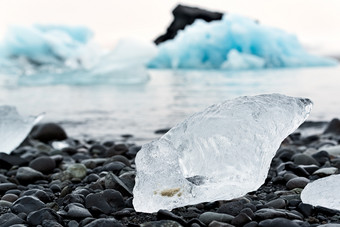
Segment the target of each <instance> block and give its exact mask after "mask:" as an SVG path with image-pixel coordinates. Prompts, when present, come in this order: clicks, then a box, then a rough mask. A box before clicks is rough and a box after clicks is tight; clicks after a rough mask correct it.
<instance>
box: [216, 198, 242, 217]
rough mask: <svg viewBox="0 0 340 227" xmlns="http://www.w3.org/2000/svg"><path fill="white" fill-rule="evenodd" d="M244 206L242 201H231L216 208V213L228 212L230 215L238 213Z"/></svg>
mask: <svg viewBox="0 0 340 227" xmlns="http://www.w3.org/2000/svg"><path fill="white" fill-rule="evenodd" d="M243 208H244V203H243V202H242V201H231V202H228V203H225V204H223V205H222V206H221V207H219V208H218V209H217V213H224V214H230V215H232V216H236V215H238V214H239V213H240V212H241V210H242V209H243Z"/></svg>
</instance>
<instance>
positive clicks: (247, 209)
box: [241, 207, 256, 219]
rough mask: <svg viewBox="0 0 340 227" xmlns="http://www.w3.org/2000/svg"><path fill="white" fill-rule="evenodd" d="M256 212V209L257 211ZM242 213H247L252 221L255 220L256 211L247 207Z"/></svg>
mask: <svg viewBox="0 0 340 227" xmlns="http://www.w3.org/2000/svg"><path fill="white" fill-rule="evenodd" d="M255 210H256V209H255ZM241 213H245V214H246V215H248V216H249V217H250V218H251V219H254V218H255V214H254V211H253V210H252V209H251V208H249V207H246V208H243V209H242V210H241Z"/></svg>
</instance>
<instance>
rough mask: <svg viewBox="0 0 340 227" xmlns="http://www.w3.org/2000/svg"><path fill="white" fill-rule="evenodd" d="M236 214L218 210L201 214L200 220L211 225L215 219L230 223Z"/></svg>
mask: <svg viewBox="0 0 340 227" xmlns="http://www.w3.org/2000/svg"><path fill="white" fill-rule="evenodd" d="M233 218H234V216H232V215H229V214H223V213H216V212H205V213H203V214H201V215H200V216H199V218H198V219H199V220H200V221H201V222H203V223H204V224H206V225H209V224H210V223H211V222H213V221H219V222H226V223H230V222H231V221H232V220H233Z"/></svg>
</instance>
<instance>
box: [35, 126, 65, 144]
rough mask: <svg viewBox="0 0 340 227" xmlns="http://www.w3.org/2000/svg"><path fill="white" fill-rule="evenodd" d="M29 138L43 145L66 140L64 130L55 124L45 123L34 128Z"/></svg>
mask: <svg viewBox="0 0 340 227" xmlns="http://www.w3.org/2000/svg"><path fill="white" fill-rule="evenodd" d="M30 136H31V137H32V138H33V139H36V140H39V141H41V142H43V143H48V142H51V141H59V140H65V139H67V134H66V132H65V130H64V129H63V128H62V127H61V126H60V125H58V124H55V123H45V124H38V125H36V126H34V127H33V129H32V131H31V133H30Z"/></svg>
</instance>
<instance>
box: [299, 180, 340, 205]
mask: <svg viewBox="0 0 340 227" xmlns="http://www.w3.org/2000/svg"><path fill="white" fill-rule="evenodd" d="M339 187H340V175H338V174H337V175H331V176H328V177H324V178H321V179H318V180H316V181H313V182H312V183H309V184H307V186H306V187H305V188H304V189H303V191H302V192H301V200H302V202H303V203H308V204H311V205H313V206H323V207H327V208H329V209H335V210H340V194H339Z"/></svg>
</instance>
